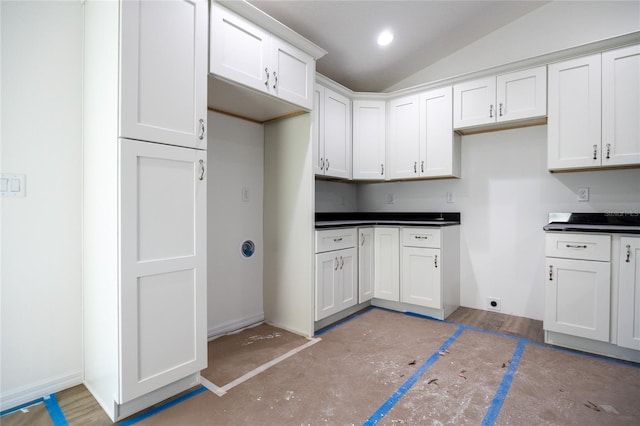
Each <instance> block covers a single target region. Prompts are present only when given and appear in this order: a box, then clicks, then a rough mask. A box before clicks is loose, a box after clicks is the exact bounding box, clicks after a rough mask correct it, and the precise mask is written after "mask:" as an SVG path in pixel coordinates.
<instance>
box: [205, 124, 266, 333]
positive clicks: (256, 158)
mask: <svg viewBox="0 0 640 426" xmlns="http://www.w3.org/2000/svg"><path fill="white" fill-rule="evenodd" d="M208 127H209V129H210V130H209V140H208V152H207V157H208V175H207V176H208V177H207V179H208V181H207V182H208V185H207V188H208V189H207V215H208V220H207V237H208V244H207V257H208V262H207V275H208V277H207V281H208V294H207V300H208V308H207V311H208V329H209V335H210V336H213V335H217V334H221V333H225V332H228V331H232V330H237V329H238V328H242V327H244V326H247V325H250V324H254V323H256V322H260V321H262V320H263V318H264V312H263V306H262V305H263V302H262V299H263V297H262V296H263V292H262V289H263V278H262V270H263V253H264V245H263V223H262V217H263V194H264V190H263V180H264V129H263V126H262V125H260V124H255V123H251V122H248V121H245V120H240V119H237V118H233V117H229V116H226V115H222V114H218V113H214V112H209V116H208ZM243 188H246V189H247V190H248V200H247V201H243V194H242V192H243ZM245 240H252V241H254V243H255V244H256V251H255V254H254V255H253V256H252V257H250V258H245V257H243V256H242V255H241V254H240V246H241V244H242V242H243V241H245Z"/></svg>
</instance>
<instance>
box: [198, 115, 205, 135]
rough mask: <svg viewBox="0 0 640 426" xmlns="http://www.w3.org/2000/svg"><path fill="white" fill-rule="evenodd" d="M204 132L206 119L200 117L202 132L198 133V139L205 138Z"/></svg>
mask: <svg viewBox="0 0 640 426" xmlns="http://www.w3.org/2000/svg"><path fill="white" fill-rule="evenodd" d="M204 132H205V128H204V120H203V119H202V118H201V119H200V134H199V135H198V139H200V140H202V139H204Z"/></svg>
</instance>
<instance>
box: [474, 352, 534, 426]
mask: <svg viewBox="0 0 640 426" xmlns="http://www.w3.org/2000/svg"><path fill="white" fill-rule="evenodd" d="M526 345H527V342H526V341H524V340H520V341H519V342H518V346H517V347H516V350H515V352H514V353H513V356H512V357H511V363H510V364H509V368H508V369H507V372H506V373H504V377H503V378H502V382H500V386H499V387H498V390H497V391H496V394H495V396H494V397H493V401H491V405H490V406H489V410H487V414H485V416H484V419H482V423H481V424H482V426H489V425H493V424H495V422H496V419H497V418H498V414H500V410H501V409H502V404H503V403H504V400H505V398H506V397H507V393H508V392H509V388H511V383H512V382H513V377H514V375H515V374H516V371H517V370H518V366H519V365H520V360H521V359H522V353H523V352H524V348H525V346H526Z"/></svg>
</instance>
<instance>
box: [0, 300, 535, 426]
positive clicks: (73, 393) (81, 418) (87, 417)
mask: <svg viewBox="0 0 640 426" xmlns="http://www.w3.org/2000/svg"><path fill="white" fill-rule="evenodd" d="M364 315H365V316H367V315H369V314H368V313H365V314H364ZM385 315H386V314H385ZM390 315H391V316H390V318H395V316H394V314H392V313H391V314H390ZM400 317H403V316H402V315H400ZM446 322H447V323H453V324H460V325H465V326H468V327H472V328H477V329H480V330H486V331H490V332H493V333H498V334H504V335H509V336H515V337H519V338H523V339H526V340H528V341H530V342H534V343H542V342H543V330H542V321H537V320H531V319H527V318H521V317H516V316H510V315H505V314H501V313H497V312H488V311H482V310H477V309H471V308H459V309H458V310H457V311H456V312H454V313H453V314H452V315H451V316H450V317H449V318H447V321H446ZM436 324H437V323H436ZM385 326H386V325H385ZM444 326H446V327H450V328H451V326H450V325H448V324H443V327H444ZM374 327H375V326H374ZM379 327H380V328H383V327H382V326H379ZM339 329H345V330H346V329H347V328H345V327H344V326H340V327H339ZM452 329H453V328H452ZM341 332H344V331H341ZM369 332H371V330H369ZM365 334H366V332H365ZM478 335H480V338H482V336H481V333H479V334H478ZM484 336H485V338H489V339H491V338H493V337H491V335H487V334H485V335H484ZM395 337H396V338H399V337H398V336H395ZM356 338H357V336H356ZM421 338H422V337H421ZM344 339H345V340H344V341H342V342H341V344H342V345H343V346H342V347H344V348H345V349H342V351H345V350H346V351H347V352H350V351H351V349H349V347H348V343H346V342H348V341H349V337H348V336H347V337H345V338H344ZM411 339H413V340H411ZM483 339H484V338H483ZM324 340H325V341H326V342H329V339H328V338H327V339H324ZM406 340H411V341H413V342H415V343H413V344H412V343H411V342H407V343H406V344H405V343H402V345H403V346H402V347H406V349H405V350H406V351H411V350H414V349H412V348H411V345H414V346H415V345H418V346H419V345H420V344H425V343H427V341H428V340H429V339H427V341H425V342H422V343H421V342H418V341H417V340H415V338H405V339H404V340H403V341H406ZM503 340H504V338H503ZM399 342H400V341H399ZM398 344H399V343H396V345H398ZM344 345H347V346H344ZM512 345H515V343H512ZM394 348H395V349H394ZM318 350H319V349H318ZM430 350H431V349H430ZM510 350H511V349H509V351H510ZM399 351H401V349H400V347H399V346H396V347H392V348H391V353H397V352H399ZM422 351H423V352H425V351H424V348H423V349H422ZM509 351H507V352H509ZM304 352H309V353H310V351H309V350H305V351H304ZM304 352H303V354H304ZM305 356H306V355H305ZM412 356H413V357H414V358H415V357H416V355H412ZM505 361H506V359H505ZM413 362H414V363H415V361H413ZM507 363H508V361H507ZM504 365H505V364H504V363H503V364H502V366H503V367H504ZM405 368H406V367H405ZM498 371H499V374H500V375H502V374H503V371H504V370H498ZM403 380H404V379H403ZM385 384H386V383H385ZM269 386H273V385H269ZM292 386H295V385H293V384H292ZM234 391H235V390H234ZM238 392H239V391H238ZM385 392H389V394H391V393H392V391H389V390H385ZM56 397H57V400H58V401H59V405H60V409H61V411H62V412H63V413H64V416H65V417H66V419H67V421H68V422H69V424H70V425H84V424H92V425H97V426H100V425H108V424H111V422H110V421H109V419H108V418H107V416H106V415H105V414H104V412H103V411H102V410H101V409H100V407H99V406H98V404H97V402H96V401H95V400H94V399H93V397H92V396H91V394H90V393H89V392H88V391H87V390H86V388H85V387H84V386H82V385H80V386H76V387H74V388H71V389H67V390H65V391H62V392H59V393H57V394H56ZM207 398H208V397H207ZM215 398H218V397H215ZM215 398H213V399H212V400H211V401H209V404H211V403H213V401H217V400H216V399H215ZM194 399H201V398H200V397H198V398H194ZM215 403H216V404H217V403H218V402H215ZM225 411H226V410H225ZM37 413H39V417H37V418H36V417H29V415H30V414H31V413H21V412H18V413H15V414H11V415H6V416H4V417H2V419H1V420H0V423H1V424H2V425H3V426H13V425H22V424H47V425H48V424H52V423H51V422H47V421H46V420H47V419H46V412H45V413H44V414H43V413H42V411H41V410H40V411H38V410H33V416H35V415H36V414H37ZM153 419H155V420H154V422H156V421H160V419H161V417H160V416H154V417H153ZM174 420H175V419H174ZM154 424H155V423H154ZM158 424H171V423H170V422H169V423H162V422H160V423H158ZM192 424H199V423H192ZM209 424H221V423H215V422H214V423H209ZM236 424H241V423H236Z"/></svg>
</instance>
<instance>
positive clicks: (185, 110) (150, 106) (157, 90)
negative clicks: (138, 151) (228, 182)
mask: <svg viewBox="0 0 640 426" xmlns="http://www.w3.org/2000/svg"><path fill="white" fill-rule="evenodd" d="M207 4H208V3H207V1H166V2H147V1H122V2H120V5H121V8H122V11H121V26H120V33H121V43H120V55H121V59H122V62H121V65H122V66H121V68H120V70H121V79H122V80H121V90H120V95H121V97H122V99H121V100H120V126H121V128H120V137H124V138H129V139H136V140H142V141H148V142H158V143H164V144H168V145H177V146H184V147H187V148H198V149H206V148H207V137H206V126H207V46H208V44H207V41H208V35H207V34H208V33H207V29H208V26H207V16H208V7H207ZM92 54H98V52H92Z"/></svg>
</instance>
